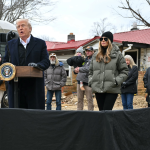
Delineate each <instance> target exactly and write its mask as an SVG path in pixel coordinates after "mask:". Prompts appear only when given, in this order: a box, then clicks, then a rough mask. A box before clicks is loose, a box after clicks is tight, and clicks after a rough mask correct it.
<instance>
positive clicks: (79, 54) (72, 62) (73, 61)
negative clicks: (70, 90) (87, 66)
mask: <svg viewBox="0 0 150 150" xmlns="http://www.w3.org/2000/svg"><path fill="white" fill-rule="evenodd" d="M67 64H68V65H69V66H73V67H74V68H76V67H82V65H83V64H84V55H83V47H82V46H80V47H79V48H78V49H77V50H76V54H75V56H73V57H71V58H68V59H67ZM74 74H77V73H75V72H74ZM80 88H81V90H83V91H84V90H85V89H84V87H83V82H82V81H80Z"/></svg>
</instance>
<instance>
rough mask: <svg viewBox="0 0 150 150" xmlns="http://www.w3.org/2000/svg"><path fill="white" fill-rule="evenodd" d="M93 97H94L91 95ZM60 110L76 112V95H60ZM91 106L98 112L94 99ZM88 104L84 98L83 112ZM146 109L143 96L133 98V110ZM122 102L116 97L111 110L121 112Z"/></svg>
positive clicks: (119, 97)
mask: <svg viewBox="0 0 150 150" xmlns="http://www.w3.org/2000/svg"><path fill="white" fill-rule="evenodd" d="M93 97H94V95H93ZM55 100H56V99H55V96H54V97H53V102H52V107H53V108H55V107H56V101H55ZM61 102H62V110H77V103H78V99H77V94H76V93H75V94H70V95H68V96H65V95H64V94H62V100H61ZM93 104H94V110H95V111H98V107H97V102H96V99H95V97H94V98H93ZM87 105H88V102H87V99H86V96H85V97H84V110H88V107H87ZM146 107H147V102H146V100H145V97H143V96H134V100H133V108H134V109H138V108H146ZM122 109H123V107H122V101H121V96H120V95H118V98H117V100H116V102H115V105H114V108H113V110H122Z"/></svg>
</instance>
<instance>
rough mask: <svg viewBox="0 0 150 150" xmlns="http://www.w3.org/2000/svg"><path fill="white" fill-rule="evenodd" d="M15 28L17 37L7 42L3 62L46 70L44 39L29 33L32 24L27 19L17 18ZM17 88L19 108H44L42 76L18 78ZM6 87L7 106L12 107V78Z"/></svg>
mask: <svg viewBox="0 0 150 150" xmlns="http://www.w3.org/2000/svg"><path fill="white" fill-rule="evenodd" d="M16 28H17V31H18V34H19V38H18V39H13V40H10V41H9V42H8V47H6V49H5V56H4V59H3V62H4V63H5V62H9V61H10V63H12V64H13V65H15V66H32V67H36V68H37V69H41V70H43V71H44V70H46V69H47V68H48V67H49V65H50V61H49V59H48V53H47V47H46V43H45V41H43V40H41V39H38V38H35V37H33V36H32V35H31V31H32V26H31V24H30V22H29V21H28V19H18V20H17V21H16ZM8 49H9V53H8ZM10 56H11V57H10ZM10 58H11V59H10ZM18 88H19V91H20V92H19V108H26V109H45V90H44V77H42V78H19V79H18ZM8 89H9V90H8V92H9V94H8V101H9V108H14V80H11V81H9V83H8Z"/></svg>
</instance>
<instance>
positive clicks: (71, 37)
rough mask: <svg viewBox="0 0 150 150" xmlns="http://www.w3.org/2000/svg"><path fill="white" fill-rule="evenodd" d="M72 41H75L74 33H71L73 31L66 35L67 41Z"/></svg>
mask: <svg viewBox="0 0 150 150" xmlns="http://www.w3.org/2000/svg"><path fill="white" fill-rule="evenodd" d="M72 42H75V35H73V33H70V34H69V35H68V41H67V43H72Z"/></svg>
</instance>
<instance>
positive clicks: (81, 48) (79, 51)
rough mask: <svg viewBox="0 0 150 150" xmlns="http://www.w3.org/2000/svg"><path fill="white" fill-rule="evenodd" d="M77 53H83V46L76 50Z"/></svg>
mask: <svg viewBox="0 0 150 150" xmlns="http://www.w3.org/2000/svg"><path fill="white" fill-rule="evenodd" d="M76 53H81V54H83V47H82V46H80V47H79V48H78V49H77V50H76Z"/></svg>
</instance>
